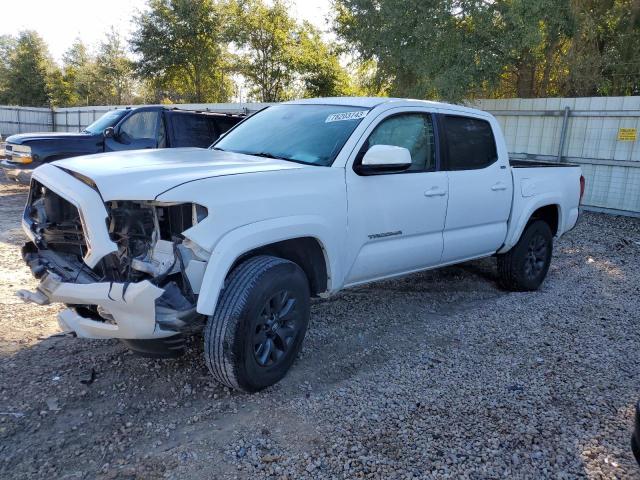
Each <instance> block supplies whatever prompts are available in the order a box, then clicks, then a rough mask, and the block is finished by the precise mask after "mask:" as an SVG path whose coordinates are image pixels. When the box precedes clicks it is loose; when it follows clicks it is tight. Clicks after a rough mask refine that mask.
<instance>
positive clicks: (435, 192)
mask: <svg viewBox="0 0 640 480" xmlns="http://www.w3.org/2000/svg"><path fill="white" fill-rule="evenodd" d="M446 194H447V191H446V190H445V189H444V188H439V187H433V188H431V189H429V190H427V191H426V192H424V196H425V197H442V196H444V195H446Z"/></svg>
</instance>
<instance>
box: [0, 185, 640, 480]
mask: <svg viewBox="0 0 640 480" xmlns="http://www.w3.org/2000/svg"><path fill="white" fill-rule="evenodd" d="M26 192H27V191H26V189H25V188H24V187H21V186H16V185H13V184H7V183H3V184H1V185H0V279H1V280H2V281H1V282H0V305H1V308H0V329H1V331H2V334H1V335H0V413H1V414H0V477H2V478H43V477H45V476H49V477H51V478H78V479H80V478H83V479H84V478H86V479H93V478H110V479H114V478H123V479H124V478H145V479H146V478H194V479H196V478H236V477H237V478H260V477H282V478H292V479H293V478H295V479H297V478H321V477H326V478H354V477H371V478H410V477H415V478H429V477H438V478H442V477H454V478H458V477H462V476H464V477H470V478H494V477H505V476H507V477H510V476H514V477H556V478H563V477H564V478H570V477H577V476H584V475H586V476H589V477H591V478H603V477H607V478H622V477H633V476H637V475H638V468H637V466H636V465H635V464H634V461H633V458H632V457H631V454H630V451H629V434H630V428H631V422H632V405H633V403H634V402H635V401H636V400H637V397H638V396H640V395H639V392H638V385H639V384H640V383H639V381H638V380H639V377H638V372H637V365H638V364H639V361H640V332H639V331H638V328H637V312H638V311H640V308H639V307H640V305H638V302H639V300H638V298H640V274H639V273H638V272H640V268H639V267H640V261H639V260H638V258H640V244H639V243H638V242H640V222H638V221H637V220H633V219H625V218H616V217H609V216H604V215H595V214H587V215H584V217H583V219H582V221H581V223H580V225H579V226H578V227H577V228H576V229H575V230H574V231H573V232H571V233H570V234H569V235H567V236H566V237H565V238H563V239H562V240H561V241H560V242H558V244H557V248H556V253H555V257H554V261H553V264H552V268H551V271H550V275H549V278H548V281H547V282H546V283H545V284H544V286H543V288H542V289H541V291H539V292H536V293H531V294H507V293H505V292H502V291H500V290H499V289H497V288H496V286H495V282H494V279H495V265H494V262H493V260H492V259H487V260H483V261H480V262H472V263H469V264H465V265H461V266H457V267H452V268H447V269H443V270H440V271H435V272H426V273H422V274H418V275H414V276H411V277H408V278H405V279H401V280H395V281H389V282H381V283H377V284H374V285H371V286H368V287H360V288H356V289H353V290H349V291H346V292H344V293H342V294H340V295H338V296H336V297H334V298H331V299H328V300H321V301H316V302H314V304H313V306H312V323H311V325H310V330H309V334H308V337H307V340H306V343H305V347H304V349H303V352H302V354H301V356H300V358H299V359H298V361H297V362H296V364H295V365H294V368H293V370H292V371H291V372H290V374H289V375H288V376H287V377H286V378H285V379H284V381H282V382H281V383H280V384H278V385H276V386H274V387H272V388H270V389H267V390H266V391H264V392H261V393H258V394H255V395H243V394H237V393H235V392H230V391H229V390H227V389H225V388H223V387H221V386H220V385H218V384H217V383H216V382H215V381H213V379H212V378H211V377H210V375H209V373H208V371H207V369H206V367H205V365H204V362H203V360H202V338H200V337H196V338H194V339H192V340H191V342H190V343H189V348H188V352H187V354H186V355H185V356H184V357H182V358H180V359H177V360H162V361H160V360H157V361H156V360H148V359H142V358H139V357H136V356H134V355H132V354H130V353H129V352H128V351H127V350H126V349H125V348H124V347H123V346H122V345H121V344H120V343H119V342H117V341H86V340H78V339H73V338H69V337H55V336H54V337H51V335H53V334H55V333H57V332H58V327H57V322H56V319H55V316H56V313H57V311H58V310H59V309H58V307H56V306H50V307H45V308H43V307H35V306H32V305H26V304H23V303H22V302H21V301H20V300H19V299H17V298H16V297H15V296H14V292H15V290H17V289H19V288H33V287H35V285H36V282H35V281H34V280H33V279H32V277H31V274H30V272H29V271H28V269H27V267H26V266H25V265H24V264H23V262H22V260H21V258H20V248H19V247H20V245H21V243H22V242H23V236H22V233H21V231H20V217H21V213H22V208H23V205H24V202H25V198H26Z"/></svg>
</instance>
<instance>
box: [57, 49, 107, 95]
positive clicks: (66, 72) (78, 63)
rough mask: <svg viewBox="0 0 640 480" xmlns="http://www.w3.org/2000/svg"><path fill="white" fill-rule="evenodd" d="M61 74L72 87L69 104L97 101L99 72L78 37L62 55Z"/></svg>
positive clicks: (93, 59)
mask: <svg viewBox="0 0 640 480" xmlns="http://www.w3.org/2000/svg"><path fill="white" fill-rule="evenodd" d="M62 62H63V76H64V80H65V82H66V83H67V84H69V85H70V87H71V89H72V92H73V93H72V97H71V99H70V100H69V104H68V105H69V106H71V105H96V104H97V103H99V91H98V83H99V81H100V79H99V72H98V68H97V65H96V61H95V58H94V57H93V56H92V55H91V54H90V53H89V49H88V48H87V46H86V45H85V44H84V43H83V42H82V40H80V39H76V40H75V41H74V42H73V44H72V45H71V47H69V49H68V50H67V51H66V52H65V53H64V55H63V57H62Z"/></svg>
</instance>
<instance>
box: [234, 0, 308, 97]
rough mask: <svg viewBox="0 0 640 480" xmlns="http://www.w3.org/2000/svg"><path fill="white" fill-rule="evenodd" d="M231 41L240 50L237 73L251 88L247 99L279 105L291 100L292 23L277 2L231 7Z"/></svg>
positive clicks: (248, 0)
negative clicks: (232, 40)
mask: <svg viewBox="0 0 640 480" xmlns="http://www.w3.org/2000/svg"><path fill="white" fill-rule="evenodd" d="M231 8H232V9H233V10H232V18H233V20H234V21H233V22H232V24H231V27H230V34H231V37H232V38H233V39H234V41H235V43H236V44H237V45H238V46H239V47H240V49H241V53H240V56H239V58H238V60H237V62H236V68H237V70H238V72H239V73H240V74H241V75H242V76H243V77H244V78H245V79H246V80H247V81H248V83H249V84H250V85H251V87H252V91H251V96H252V97H254V98H256V99H258V100H259V101H262V102H279V101H282V100H285V99H287V98H289V97H290V96H291V89H292V83H293V79H294V71H295V64H294V63H295V62H294V57H295V53H294V50H295V49H296V39H295V38H294V31H295V29H296V23H295V21H294V20H293V19H292V18H291V17H290V16H289V13H288V10H287V6H286V5H285V3H284V2H282V1H280V0H275V1H274V3H273V5H271V6H267V5H266V4H265V3H264V2H263V1H262V0H240V1H237V2H232V3H231Z"/></svg>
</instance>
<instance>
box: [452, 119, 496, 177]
mask: <svg viewBox="0 0 640 480" xmlns="http://www.w3.org/2000/svg"><path fill="white" fill-rule="evenodd" d="M442 119H443V122H442V123H443V125H444V132H445V138H446V149H447V162H446V163H447V164H446V169H447V170H476V169H479V168H485V167H488V166H489V165H491V164H492V163H494V162H495V161H496V160H497V159H498V153H497V150H496V141H495V138H494V136H493V130H492V129H491V124H490V123H489V122H487V121H486V120H480V119H478V118H471V117H463V116H457V115H444V116H443V117H442Z"/></svg>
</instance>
